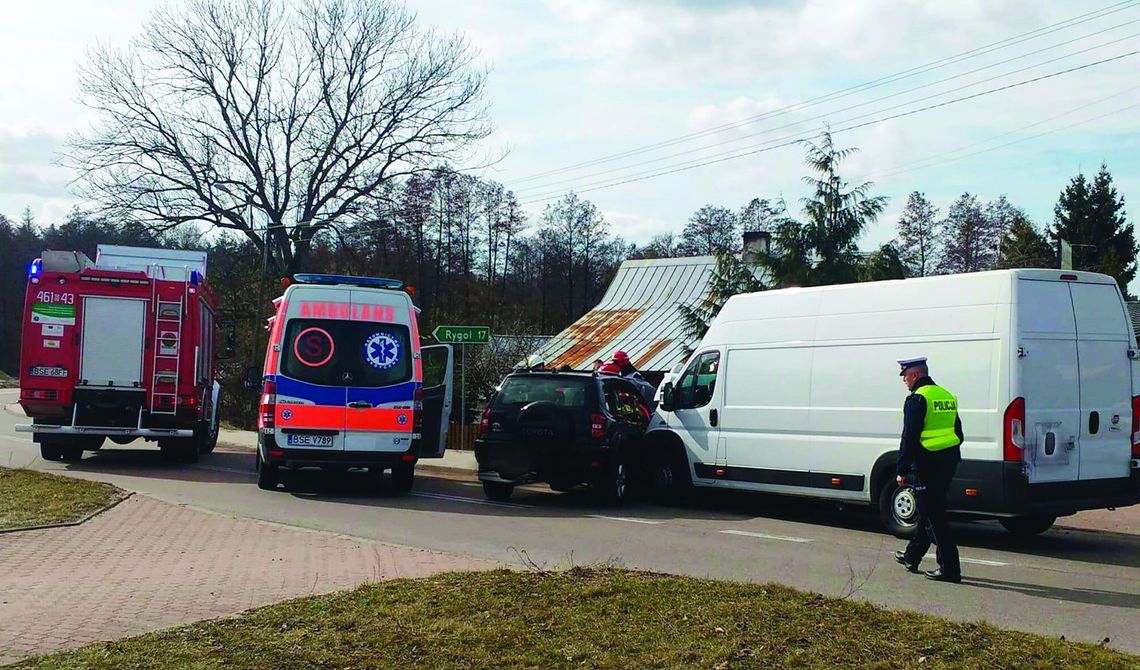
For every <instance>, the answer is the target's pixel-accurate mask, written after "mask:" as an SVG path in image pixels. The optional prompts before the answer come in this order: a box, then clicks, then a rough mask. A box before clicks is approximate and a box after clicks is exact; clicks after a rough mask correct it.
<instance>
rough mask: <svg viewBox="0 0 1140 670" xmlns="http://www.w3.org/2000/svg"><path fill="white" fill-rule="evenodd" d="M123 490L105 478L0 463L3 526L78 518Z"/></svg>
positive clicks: (117, 497)
mask: <svg viewBox="0 0 1140 670" xmlns="http://www.w3.org/2000/svg"><path fill="white" fill-rule="evenodd" d="M122 494H123V492H122V491H120V490H119V489H117V488H115V487H114V486H111V485H110V484H104V483H102V482H91V481H87V480H85V479H74V478H72V477H60V476H59V475H52V474H48V473H46V472H36V471H35V470H24V469H12V468H3V467H0V530H8V529H11V528H23V527H25V526H44V525H48V524H53V523H65V522H68V521H76V520H78V519H82V518H83V517H85V516H87V515H88V514H90V513H92V512H94V511H95V510H98V509H100V508H102V507H105V506H107V505H109V504H111V503H113V502H115V501H116V500H117V499H119V498H120V497H121V496H122Z"/></svg>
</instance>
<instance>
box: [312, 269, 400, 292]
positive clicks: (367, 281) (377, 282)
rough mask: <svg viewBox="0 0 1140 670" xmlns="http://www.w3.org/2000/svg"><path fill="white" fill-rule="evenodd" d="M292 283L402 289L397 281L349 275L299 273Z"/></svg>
mask: <svg viewBox="0 0 1140 670" xmlns="http://www.w3.org/2000/svg"><path fill="white" fill-rule="evenodd" d="M293 281H295V282H296V283H298V284H324V285H329V286H335V285H338V284H348V285H350V286H362V287H364V288H383V289H388V290H392V291H398V290H400V289H402V288H404V282H402V281H400V280H399V279H387V278H384V277H353V276H351V275H327V274H315V273H301V274H295V275H293Z"/></svg>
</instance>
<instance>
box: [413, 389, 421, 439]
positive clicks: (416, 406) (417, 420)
mask: <svg viewBox="0 0 1140 670" xmlns="http://www.w3.org/2000/svg"><path fill="white" fill-rule="evenodd" d="M412 432H413V433H414V434H416V435H421V434H423V432H424V390H423V388H418V389H416V390H415V391H414V392H413V393H412Z"/></svg>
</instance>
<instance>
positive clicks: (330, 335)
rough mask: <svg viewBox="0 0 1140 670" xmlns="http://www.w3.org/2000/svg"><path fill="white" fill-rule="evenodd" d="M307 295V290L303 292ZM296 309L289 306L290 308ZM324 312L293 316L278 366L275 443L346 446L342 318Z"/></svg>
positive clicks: (283, 338) (338, 448)
mask: <svg viewBox="0 0 1140 670" xmlns="http://www.w3.org/2000/svg"><path fill="white" fill-rule="evenodd" d="M305 297H307V296H305ZM293 309H295V308H294V307H293V306H290V310H293ZM347 323H350V322H348V321H337V320H334V319H324V318H289V319H288V321H287V322H286V324H285V327H284V329H283V331H284V334H283V335H282V336H281V342H280V347H281V351H280V361H281V362H280V364H279V368H278V370H277V376H276V383H277V415H276V420H275V425H276V428H275V431H276V433H277V435H276V438H277V443H278V444H280V445H281V446H283V447H287V448H288V447H292V448H295V449H296V448H301V449H325V450H330V451H343V450H344V430H345V389H344V384H343V382H342V381H341V376H342V374H343V373H342V371H341V369H340V365H341V364H340V361H341V360H342V359H343V357H344V356H345V351H344V349H345V347H346V344H347V342H346V333H345V332H344V327H343V326H344V324H347Z"/></svg>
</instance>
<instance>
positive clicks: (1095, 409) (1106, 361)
mask: <svg viewBox="0 0 1140 670" xmlns="http://www.w3.org/2000/svg"><path fill="white" fill-rule="evenodd" d="M1069 290H1070V292H1071V294H1072V297H1073V313H1074V314H1075V315H1076V327H1077V360H1078V363H1079V365H1080V397H1081V422H1080V426H1079V428H1080V433H1079V437H1078V442H1079V444H1080V447H1079V456H1080V458H1079V460H1080V468H1079V473H1080V478H1081V479H1108V478H1120V477H1127V476H1128V474H1129V459H1130V458H1131V452H1132V438H1131V431H1132V420H1131V416H1132V365H1131V361H1129V359H1128V350H1129V349H1131V348H1132V341H1131V340H1132V338H1131V331H1132V327H1131V325H1130V323H1129V321H1128V319H1127V316H1126V314H1125V308H1124V302H1123V301H1122V300H1121V298H1120V293H1119V292H1118V291H1117V288H1116V285H1115V284H1092V283H1083V282H1073V283H1070V284H1069Z"/></svg>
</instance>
